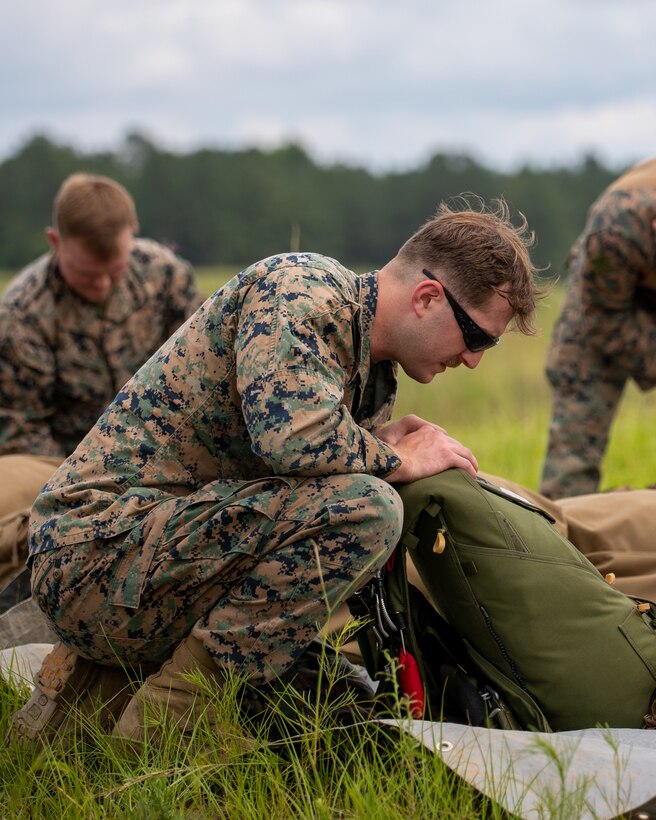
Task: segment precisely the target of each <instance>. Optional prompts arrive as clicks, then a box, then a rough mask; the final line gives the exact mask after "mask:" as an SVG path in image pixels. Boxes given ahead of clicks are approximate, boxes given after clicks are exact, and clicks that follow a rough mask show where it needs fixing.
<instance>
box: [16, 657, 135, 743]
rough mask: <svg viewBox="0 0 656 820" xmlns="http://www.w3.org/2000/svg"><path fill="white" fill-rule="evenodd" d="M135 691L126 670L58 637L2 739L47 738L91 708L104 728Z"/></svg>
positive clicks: (75, 723) (67, 727)
mask: <svg viewBox="0 0 656 820" xmlns="http://www.w3.org/2000/svg"><path fill="white" fill-rule="evenodd" d="M133 691H134V689H133V686H132V685H131V680H130V678H129V676H128V674H127V672H126V671H125V670H123V669H121V668H120V667H109V666H101V665H100V664H97V663H95V662H94V661H90V660H87V659H86V658H83V657H82V656H80V655H78V653H77V652H75V651H74V650H72V649H68V648H67V647H65V646H64V645H63V644H61V643H58V644H56V645H55V647H54V649H53V650H52V652H50V654H49V655H47V657H46V659H45V660H44V662H43V665H42V666H41V669H40V670H39V672H38V674H37V676H36V680H35V688H34V691H33V692H32V695H31V697H30V699H29V700H28V701H27V703H26V704H25V706H23V707H22V708H21V709H18V710H17V711H16V712H14V714H13V715H12V716H11V720H10V727H9V731H8V733H7V736H6V738H5V743H6V744H7V745H9V744H11V743H14V742H18V743H24V742H27V741H29V740H33V739H35V738H38V739H39V740H40V741H42V742H47V741H50V740H52V739H53V738H54V737H55V736H56V735H57V734H58V733H59V732H60V731H62V732H63V731H67V730H73V729H75V728H76V727H77V728H79V726H80V721H79V715H80V714H87V715H90V714H91V713H92V712H93V713H94V714H97V716H98V718H99V721H100V724H101V726H102V728H104V729H107V728H109V727H110V726H111V725H113V723H114V722H115V721H116V720H117V719H118V717H119V715H120V713H121V711H122V710H123V707H124V706H125V704H126V703H127V701H128V700H129V699H130V697H131V696H132V694H133ZM101 702H102V703H101ZM76 718H77V719H76Z"/></svg>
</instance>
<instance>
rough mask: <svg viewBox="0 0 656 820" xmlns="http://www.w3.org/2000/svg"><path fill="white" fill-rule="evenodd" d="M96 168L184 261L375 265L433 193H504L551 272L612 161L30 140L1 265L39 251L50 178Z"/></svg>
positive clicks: (13, 190) (7, 194) (4, 225)
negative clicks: (519, 161) (284, 259)
mask: <svg viewBox="0 0 656 820" xmlns="http://www.w3.org/2000/svg"><path fill="white" fill-rule="evenodd" d="M80 170H81V171H87V172H90V173H97V174H105V175H107V176H110V177H112V178H114V179H116V180H118V181H119V182H121V183H123V185H125V187H126V188H127V189H128V190H129V191H130V193H131V194H132V195H133V196H134V199H135V202H136V205H137V212H138V216H139V222H140V226H141V231H140V233H141V234H142V235H143V236H149V237H151V238H153V239H158V240H159V241H162V242H165V243H167V244H170V245H171V246H172V247H174V248H175V249H176V250H178V251H179V253H181V254H182V255H183V256H185V257H186V258H187V259H189V260H190V261H191V262H192V263H193V264H195V265H197V266H201V265H229V266H233V267H242V266H244V265H246V264H250V263H251V262H254V261H257V260H258V259H261V258H264V257H266V256H269V255H271V254H274V253H280V252H283V251H286V250H306V251H317V252H320V253H324V254H326V255H328V256H333V257H335V258H337V259H339V260H340V261H341V262H342V263H344V264H345V265H347V266H348V267H352V268H360V269H361V268H366V267H376V266H380V265H382V264H384V263H385V262H386V261H387V260H388V259H390V258H391V257H392V256H393V255H394V254H395V253H396V251H397V250H398V248H399V247H400V245H401V244H402V243H403V242H404V241H405V239H407V238H408V236H410V234H411V233H412V232H413V231H414V230H416V229H417V228H418V227H419V225H421V224H422V223H423V222H424V221H425V220H426V219H428V218H429V217H430V216H431V215H432V214H433V213H434V212H435V209H436V207H437V205H438V203H439V202H440V201H442V200H450V199H453V198H455V197H457V196H458V195H460V194H462V193H466V192H472V193H474V194H476V195H478V196H480V197H482V198H483V199H484V200H485V201H488V202H489V201H490V200H491V199H492V198H494V197H497V196H500V195H503V196H504V197H505V198H506V200H507V201H508V203H509V204H510V206H511V209H512V210H513V212H514V213H515V214H516V213H517V212H519V211H520V212H522V213H523V214H525V216H526V217H527V219H528V222H529V225H530V227H531V228H532V230H533V231H534V232H535V234H536V237H537V245H536V247H535V250H534V252H533V257H534V259H535V261H536V263H537V264H538V265H539V266H540V267H543V268H547V269H548V271H549V272H550V273H552V274H561V273H562V266H563V263H564V260H565V259H566V256H567V253H568V251H569V248H570V246H571V244H572V242H573V240H574V239H575V237H576V235H577V234H578V233H579V231H580V230H581V228H582V227H583V224H584V221H585V214H586V211H587V209H588V207H589V206H590V204H591V203H592V201H593V200H594V199H595V197H596V196H597V195H598V194H599V193H600V192H601V191H602V190H603V188H605V187H606V186H607V185H608V184H609V183H610V182H611V181H612V180H613V179H614V178H615V177H616V176H617V175H618V174H619V173H620V172H621V170H623V169H620V168H608V167H605V166H604V165H603V164H602V163H601V162H599V161H598V160H597V159H596V158H595V157H594V156H586V157H583V158H582V159H581V161H580V162H579V163H578V164H577V165H576V166H572V167H552V168H542V169H539V168H534V167H531V166H529V165H526V166H523V167H521V168H519V169H518V170H516V171H514V172H512V173H510V172H508V173H502V172H499V171H495V170H493V169H491V168H488V167H486V166H484V165H482V164H480V163H479V162H477V161H475V160H474V159H473V158H471V157H469V156H467V155H460V154H441V153H440V154H436V155H434V156H433V157H432V158H431V159H430V160H429V161H428V162H426V163H425V164H423V165H422V166H420V167H417V168H415V169H413V170H408V171H403V172H389V173H384V174H374V173H371V172H369V171H367V170H365V169H363V168H358V167H352V166H347V165H343V164H333V165H318V164H316V163H315V162H314V161H313V160H312V159H311V158H310V156H309V155H308V154H307V153H306V152H305V151H304V149H303V148H301V147H300V146H298V145H296V144H289V145H286V146H283V147H281V148H278V149H276V150H271V151H263V150H259V149H255V148H248V149H243V150H234V151H228V150H219V149H210V148H206V149H200V150H195V151H190V152H188V153H173V152H170V151H166V150H162V148H160V147H158V146H157V145H155V144H154V143H153V142H152V141H150V140H149V139H147V138H145V137H144V136H142V135H140V134H138V133H132V134H129V135H127V137H126V138H125V140H124V141H123V143H122V144H121V145H120V146H119V147H118V148H117V149H116V150H114V151H110V152H102V153H89V152H81V151H79V150H76V149H74V148H72V147H70V146H66V145H61V144H58V143H56V142H54V141H53V140H52V139H50V138H49V137H47V136H44V135H35V136H33V137H31V138H30V139H28V140H27V141H26V143H25V144H24V145H23V146H22V147H21V148H20V149H19V150H17V151H16V153H15V154H14V155H12V156H10V157H9V158H7V159H6V160H5V161H4V162H2V163H1V164H0V267H2V268H8V269H16V270H18V269H19V268H20V267H22V266H23V265H24V264H26V263H27V262H29V261H31V260H32V259H33V258H35V257H36V256H39V255H40V254H41V253H43V252H44V251H45V250H46V244H45V239H44V233H43V231H44V228H45V227H46V226H47V225H48V224H50V222H51V210H52V200H53V197H54V194H55V192H56V190H57V188H58V187H59V185H60V183H61V181H62V180H63V179H64V178H65V177H66V176H68V175H69V174H70V173H73V172H74V171H80Z"/></svg>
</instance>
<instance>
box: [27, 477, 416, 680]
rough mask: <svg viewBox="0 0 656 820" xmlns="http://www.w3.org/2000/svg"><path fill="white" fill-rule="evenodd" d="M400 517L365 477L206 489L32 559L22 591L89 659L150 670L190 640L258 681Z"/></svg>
mask: <svg viewBox="0 0 656 820" xmlns="http://www.w3.org/2000/svg"><path fill="white" fill-rule="evenodd" d="M402 516H403V510H402V504H401V501H400V498H399V496H398V494H397V493H396V491H395V490H394V489H393V488H392V487H391V486H390V485H389V484H388V483H386V482H385V481H383V480H382V479H378V478H374V477H372V476H369V475H363V474H352V475H336V476H328V477H325V476H324V477H320V478H308V479H294V478H280V477H275V478H270V479H263V480H257V481H251V482H238V481H216V482H212V483H210V484H208V485H206V486H205V487H203V488H202V489H201V490H198V491H196V492H193V493H191V494H190V495H188V496H185V497H182V498H179V497H172V498H169V499H167V500H165V501H162V502H161V503H160V504H159V505H157V506H156V507H155V508H153V509H152V510H151V511H150V512H149V513H148V514H147V515H146V516H145V517H144V518H143V519H142V520H141V521H140V522H139V524H138V525H137V526H135V527H134V528H133V529H132V530H131V531H129V532H128V533H127V534H125V533H124V534H122V535H120V536H118V537H114V538H112V539H99V540H93V541H86V542H82V543H77V544H73V545H67V546H62V547H61V548H59V549H56V550H52V551H49V552H47V553H42V554H38V555H37V556H36V557H35V559H34V563H33V568H32V591H33V595H34V596H35V598H36V600H37V602H38V604H39V606H40V607H41V609H42V610H43V612H44V613H45V615H46V616H47V618H48V619H49V621H50V623H51V626H52V628H53V629H54V630H55V631H56V633H57V634H58V635H59V637H60V638H61V640H62V641H63V642H64V643H65V644H66V645H68V646H71V647H73V648H75V649H76V650H77V651H78V652H80V654H82V655H84V656H86V657H88V658H91V659H93V660H97V661H100V662H103V663H108V664H121V663H122V662H125V661H127V662H132V663H136V662H142V663H144V662H162V661H164V660H166V659H167V658H168V657H169V655H170V654H171V652H172V651H173V649H174V648H175V646H176V645H177V644H178V643H179V642H180V641H181V640H182V639H183V638H185V637H186V636H187V635H189V634H190V633H191V634H193V635H194V636H195V637H197V638H198V639H200V640H201V641H202V643H203V644H204V646H205V647H206V648H207V650H208V651H209V652H210V654H211V655H212V656H213V657H214V658H215V660H216V661H217V663H218V664H219V665H221V666H225V667H229V668H233V669H236V670H241V671H242V672H244V673H245V674H246V675H248V676H249V677H250V678H252V679H254V680H255V681H259V682H263V681H270V680H271V679H272V678H273V677H275V676H276V675H279V674H281V673H282V672H283V671H284V670H285V669H286V668H287V667H288V666H289V665H290V664H291V663H292V662H293V661H294V659H295V658H296V657H298V656H299V655H300V653H301V652H302V651H303V649H304V648H305V647H306V646H307V645H308V643H310V641H311V640H312V639H313V638H314V637H315V636H316V634H317V632H318V631H319V629H321V627H322V626H324V625H325V624H326V623H327V621H328V619H329V617H330V615H331V613H332V612H333V611H334V610H335V609H336V608H337V607H338V606H339V604H340V603H341V602H342V601H343V600H344V599H345V598H346V597H348V596H349V595H350V594H351V593H352V592H353V591H354V590H356V589H357V588H358V587H359V586H361V585H362V584H364V583H365V582H366V581H367V580H368V578H370V577H371V575H372V573H374V572H375V571H376V570H377V569H378V568H379V567H381V566H382V565H383V564H384V562H385V561H386V559H387V558H388V556H389V554H390V553H391V551H392V550H393V549H394V546H395V545H396V543H397V541H398V539H399V537H400V533H401V526H402Z"/></svg>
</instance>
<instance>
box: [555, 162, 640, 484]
mask: <svg viewBox="0 0 656 820" xmlns="http://www.w3.org/2000/svg"><path fill="white" fill-rule="evenodd" d="M654 218H656V160H651V161H649V162H646V163H643V164H642V165H638V166H636V167H635V168H633V169H631V170H630V171H629V172H628V173H626V174H625V175H624V176H622V177H620V178H619V179H618V180H616V181H615V182H614V183H613V184H612V185H611V186H610V187H609V188H608V189H607V190H606V191H605V192H604V193H603V194H602V195H601V196H600V197H599V199H598V200H597V201H596V202H595V203H594V205H593V206H592V208H591V209H590V212H589V214H588V220H587V223H586V226H585V230H584V231H583V233H582V235H581V236H580V237H579V239H578V240H577V242H576V244H575V246H574V248H573V250H572V253H571V254H570V258H569V260H568V270H569V281H568V285H567V293H566V296H565V302H564V305H563V308H562V312H561V315H560V317H559V319H558V322H557V324H556V327H555V329H554V333H553V338H552V341H551V347H550V350H549V356H548V360H547V371H546V372H547V377H548V379H549V381H550V383H551V386H552V389H553V414H552V420H551V427H550V430H549V443H548V448H547V455H546V460H545V465H544V471H543V476H542V486H541V492H542V493H543V494H544V495H546V496H549V497H551V498H561V497H563V496H575V495H581V494H584V493H592V492H594V491H595V490H596V489H597V487H598V484H599V478H600V464H601V460H602V458H603V455H604V452H605V450H606V445H607V443H608V435H609V429H610V425H611V422H612V419H613V416H614V414H615V411H616V409H617V405H618V403H619V400H620V397H621V395H622V391H623V389H624V385H625V383H626V381H627V380H628V379H630V378H632V379H633V380H634V381H635V382H636V384H637V385H638V387H640V388H641V389H642V390H648V389H650V388H652V387H654V385H656V244H655V237H654V230H653V228H652V221H653V220H654Z"/></svg>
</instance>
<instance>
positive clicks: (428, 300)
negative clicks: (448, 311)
mask: <svg viewBox="0 0 656 820" xmlns="http://www.w3.org/2000/svg"><path fill="white" fill-rule="evenodd" d="M441 298H442V289H441V288H440V285H439V282H434V281H433V280H432V279H425V280H424V281H422V282H420V283H419V284H418V285H415V288H414V290H413V291H412V308H413V310H414V312H415V313H416V315H417V316H421V315H423V314H424V313H426V311H428V310H430V309H431V306H432V303H433V302H434V301H439V300H440V299H441Z"/></svg>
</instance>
